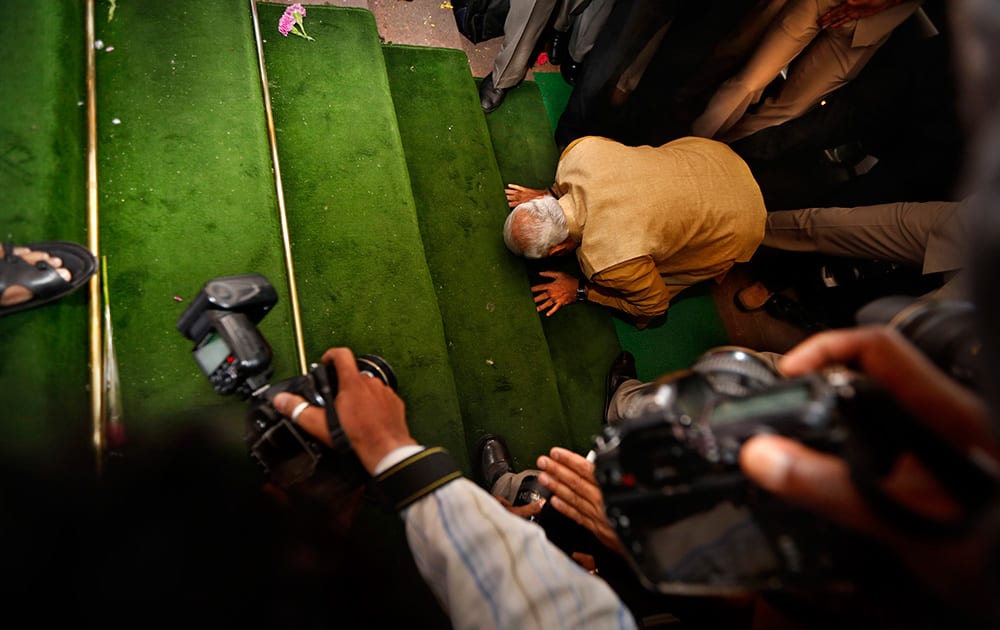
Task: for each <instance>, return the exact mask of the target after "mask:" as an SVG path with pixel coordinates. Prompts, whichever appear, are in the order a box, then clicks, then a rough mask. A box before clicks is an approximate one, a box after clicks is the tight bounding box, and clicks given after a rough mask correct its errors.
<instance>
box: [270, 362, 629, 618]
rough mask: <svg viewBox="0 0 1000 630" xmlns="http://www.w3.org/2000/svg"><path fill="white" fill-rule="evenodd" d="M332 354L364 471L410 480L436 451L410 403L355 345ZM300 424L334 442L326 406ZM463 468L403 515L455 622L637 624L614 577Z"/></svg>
mask: <svg viewBox="0 0 1000 630" xmlns="http://www.w3.org/2000/svg"><path fill="white" fill-rule="evenodd" d="M323 362H324V363H332V364H333V365H334V366H335V367H336V370H337V381H338V393H337V397H336V399H335V400H334V403H333V404H334V406H335V409H336V411H337V414H338V416H339V418H340V422H341V426H342V427H343V430H344V433H345V434H346V435H347V438H348V439H349V440H350V442H351V445H352V446H353V448H354V450H355V451H356V452H357V454H358V458H359V459H360V460H361V463H362V464H363V465H364V467H365V469H366V470H368V471H369V472H370V473H372V474H376V475H377V478H378V479H380V480H381V481H380V484H384V483H385V482H386V479H387V477H390V476H395V477H397V479H399V478H403V479H404V480H405V477H406V472H407V471H408V470H409V471H413V470H416V469H417V468H418V467H419V462H420V460H421V456H422V454H423V453H426V452H427V451H425V450H424V449H423V447H421V446H419V445H417V443H416V441H415V440H413V438H412V437H411V436H410V433H409V429H408V428H407V426H406V417H405V412H404V405H403V401H402V400H401V399H400V398H399V396H397V395H396V393H395V392H393V391H392V389H390V388H389V387H387V386H386V385H385V384H384V383H382V381H380V380H379V379H373V378H367V377H364V376H362V375H361V374H360V373H359V372H358V369H357V365H356V363H355V359H354V355H353V353H352V352H351V351H350V350H348V349H346V348H333V349H331V350H328V351H327V352H326V354H324V355H323ZM303 402H305V401H304V400H303V399H302V398H301V397H299V396H295V395H293V394H280V395H278V396H276V397H275V400H274V405H275V407H276V408H277V409H278V411H280V412H281V413H282V414H284V415H285V416H287V417H291V414H292V412H293V410H294V409H295V408H296V407H297V406H299V405H300V404H301V403H303ZM296 422H297V423H298V424H299V426H301V427H302V428H303V429H305V430H306V431H308V432H309V433H310V434H312V435H314V436H315V437H316V438H318V439H320V440H322V441H323V442H324V443H326V444H328V445H329V444H330V443H331V440H330V435H329V431H328V430H327V426H326V414H325V411H324V410H323V409H321V408H319V407H313V406H308V407H306V408H304V409H303V410H301V411H300V412H299V414H298V416H297V419H296ZM426 459H429V458H427V457H425V458H424V460H426ZM439 459H440V458H439ZM455 472H456V470H455V469H454V464H453V463H452V470H451V471H450V473H449V471H447V470H440V471H439V472H438V474H437V477H436V479H430V480H429V482H428V483H427V484H425V485H426V488H424V489H423V490H420V489H418V490H417V491H416V494H415V496H419V497H420V498H418V499H416V500H414V501H413V502H412V503H407V505H406V506H405V507H404V509H403V511H402V516H403V519H404V521H405V522H406V534H407V540H408V541H409V544H410V549H411V550H412V552H413V556H414V559H415V561H416V563H417V568H418V569H419V570H420V573H421V575H422V576H423V577H424V580H425V581H426V582H427V583H428V585H430V587H431V588H432V590H433V591H434V592H435V594H436V595H437V597H438V599H439V601H440V602H441V604H442V606H443V607H444V609H445V610H446V611H447V612H448V613H449V615H450V616H451V620H452V623H453V625H454V626H455V627H456V628H472V627H474V628H483V627H504V628H528V627H563V626H565V627H595V628H597V627H600V628H605V627H608V628H634V627H635V622H634V620H633V619H632V616H631V614H630V613H629V612H628V610H627V609H626V608H625V606H624V605H623V604H622V603H621V601H619V600H618V598H617V596H616V595H615V594H614V592H613V591H612V590H611V589H610V588H609V587H608V586H607V584H605V583H604V582H603V581H602V580H600V579H599V578H595V577H593V576H591V575H589V574H587V573H586V572H584V571H583V570H582V569H580V568H579V567H578V566H577V565H576V564H575V563H574V562H573V561H572V560H570V559H569V558H568V557H566V556H565V555H564V554H563V553H562V552H560V551H559V550H558V549H557V548H556V547H554V546H553V545H552V544H551V543H549V542H548V540H547V539H546V538H545V533H544V532H543V531H542V529H541V528H539V527H537V526H536V525H534V524H531V523H528V522H527V521H524V520H523V519H520V518H518V517H516V516H514V515H512V514H510V513H508V512H507V511H506V510H505V509H504V508H503V506H501V505H500V504H499V503H498V502H497V501H496V500H495V499H494V498H493V497H492V496H490V495H489V494H488V493H486V491H484V490H482V489H481V488H479V487H478V486H476V485H475V484H473V483H472V482H470V481H468V480H466V479H462V478H455V477H456V475H455V474H454V473H455ZM439 481H440V482H441V483H438V482H439ZM403 485H405V484H403ZM418 485H419V484H418ZM397 487H399V485H397ZM384 488H385V486H383V489H384ZM428 490H429V491H428Z"/></svg>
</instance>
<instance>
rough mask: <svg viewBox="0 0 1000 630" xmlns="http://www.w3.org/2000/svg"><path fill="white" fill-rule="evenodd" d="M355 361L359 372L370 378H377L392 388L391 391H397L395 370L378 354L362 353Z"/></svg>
mask: <svg viewBox="0 0 1000 630" xmlns="http://www.w3.org/2000/svg"><path fill="white" fill-rule="evenodd" d="M357 362H358V371H359V372H361V373H362V374H365V375H367V376H370V377H372V378H377V379H378V380H380V381H382V382H383V383H385V384H386V385H388V386H389V387H390V388H392V391H397V390H396V372H394V371H393V369H392V366H391V365H389V363H388V361H386V360H385V359H383V358H382V357H380V356H378V355H374V354H363V355H361V356H359V357H358V358H357Z"/></svg>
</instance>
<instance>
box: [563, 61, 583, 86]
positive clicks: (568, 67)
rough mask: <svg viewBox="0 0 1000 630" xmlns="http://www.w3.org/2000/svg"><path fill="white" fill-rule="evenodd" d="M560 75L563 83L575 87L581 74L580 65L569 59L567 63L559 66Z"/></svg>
mask: <svg viewBox="0 0 1000 630" xmlns="http://www.w3.org/2000/svg"><path fill="white" fill-rule="evenodd" d="M559 73H560V74H562V78H563V81H565V82H566V83H569V84H570V85H573V84H575V83H576V75H578V74H579V73H580V64H579V63H578V62H576V61H573V59H571V58H567V59H566V61H564V62H562V63H561V64H559Z"/></svg>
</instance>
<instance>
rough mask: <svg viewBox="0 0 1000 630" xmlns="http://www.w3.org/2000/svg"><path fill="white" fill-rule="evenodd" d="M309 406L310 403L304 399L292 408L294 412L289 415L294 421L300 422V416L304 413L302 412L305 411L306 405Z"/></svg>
mask: <svg viewBox="0 0 1000 630" xmlns="http://www.w3.org/2000/svg"><path fill="white" fill-rule="evenodd" d="M308 406H309V403H307V402H306V401H304V400H303V401H302V402H300V403H299V404H297V405H295V409H292V413H291V415H290V416H289V418H291V419H292V422H298V421H299V416H300V415H302V412H303V411H305V409H306V407H308Z"/></svg>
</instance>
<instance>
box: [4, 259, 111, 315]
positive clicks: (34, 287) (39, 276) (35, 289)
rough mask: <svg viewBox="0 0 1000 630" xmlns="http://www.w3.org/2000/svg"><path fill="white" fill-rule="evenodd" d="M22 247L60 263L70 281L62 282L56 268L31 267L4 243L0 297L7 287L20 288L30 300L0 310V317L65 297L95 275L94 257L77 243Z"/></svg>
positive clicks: (46, 264)
mask: <svg viewBox="0 0 1000 630" xmlns="http://www.w3.org/2000/svg"><path fill="white" fill-rule="evenodd" d="M24 247H27V248H28V249H30V250H32V251H36V252H45V253H46V254H48V255H49V256H51V257H54V258H60V259H62V267H63V268H64V269H66V270H68V271H69V273H70V275H71V279H70V281H69V282H66V281H65V280H63V278H62V276H60V275H59V274H58V272H56V270H55V268H54V267H52V266H51V265H49V264H48V263H47V262H44V261H43V262H38V263H36V264H34V265H32V264H30V263H29V262H27V261H26V260H24V259H23V258H21V257H20V256H18V255H16V254H14V244H13V243H9V242H8V243H5V244H4V247H3V251H4V256H3V258H0V293H3V292H4V291H5V290H6V289H7V287H12V286H22V287H25V288H26V289H28V290H29V291H31V295H32V297H31V299H29V300H27V301H25V302H20V303H18V304H11V305H10V306H3V307H0V317H3V316H4V315H10V314H11V313H17V312H19V311H24V310H27V309H30V308H35V307H36V306H42V305H44V304H48V303H50V302H54V301H56V300H58V299H60V298H62V297H65V296H66V295H69V294H70V293H72V292H73V291H76V290H77V289H79V288H80V287H81V286H83V284H84V283H86V282H87V280H89V279H90V276H92V275H94V272H95V271H97V257H95V256H94V255H93V254H92V253H91V252H90V250H88V249H87V248H86V247H83V246H82V245H78V244H77V243H70V242H67V241H47V242H42V243H29V244H28V245H25V246H24Z"/></svg>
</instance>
